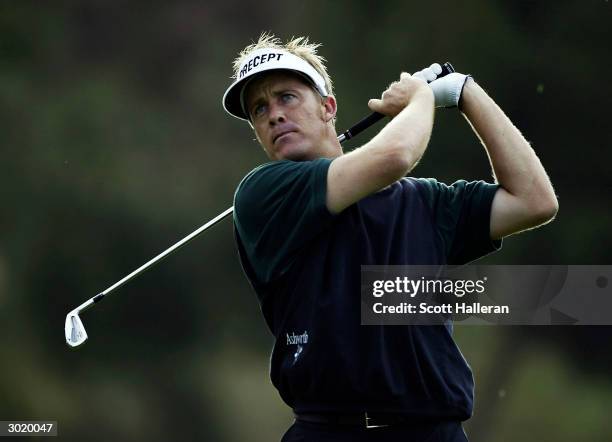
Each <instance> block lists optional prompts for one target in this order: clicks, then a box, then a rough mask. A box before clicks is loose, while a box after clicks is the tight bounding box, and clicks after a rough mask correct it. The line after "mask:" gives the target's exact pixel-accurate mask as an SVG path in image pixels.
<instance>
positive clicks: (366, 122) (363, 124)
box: [76, 62, 455, 313]
mask: <svg viewBox="0 0 612 442" xmlns="http://www.w3.org/2000/svg"><path fill="white" fill-rule="evenodd" d="M454 71H455V70H454V69H453V66H452V65H451V64H450V63H448V62H446V63H444V64H443V65H442V73H441V74H440V75H439V76H438V77H443V76H445V75H448V74H450V73H451V72H454ZM383 117H384V115H383V114H380V113H378V112H373V113H371V114H370V115H368V116H367V117H365V118H363V119H362V120H361V121H359V122H358V123H357V124H355V125H354V126H352V127H351V128H350V129H348V130H346V131H345V132H343V133H342V134H341V135H339V136H338V141H339V142H340V143H343V142H344V141H346V140H350V139H351V138H353V137H354V136H355V135H357V134H359V133H361V132H363V131H364V130H366V129H367V128H368V127H370V126H372V125H373V124H374V123H376V122H378V121H380V120H381V119H382V118H383ZM233 211H234V206H232V207H230V208H229V209H226V210H225V211H223V212H222V213H220V214H219V215H217V216H216V217H214V218H213V219H211V220H210V221H208V222H207V223H206V224H204V225H203V226H202V227H200V228H199V229H197V230H196V231H194V232H192V233H190V234H189V235H187V236H186V237H185V238H183V239H181V240H180V241H179V242H177V243H176V244H174V245H173V246H171V247H170V248H169V249H167V250H165V251H163V252H162V253H160V254H159V255H157V256H156V257H155V258H153V259H151V260H150V261H148V262H146V263H145V264H143V265H141V266H140V267H138V268H137V269H136V270H134V271H133V272H132V273H130V274H129V275H127V276H125V277H124V278H123V279H121V280H119V281H117V282H116V283H114V284H113V285H111V286H110V287H109V288H107V289H106V290H104V291H103V292H101V293H98V294H97V295H96V296H94V297H93V298H91V299H89V300H88V301H86V302H84V303H83V304H81V305H80V306H79V307H77V309H76V310H77V312H78V313H81V312H83V311H85V310H87V309H88V308H90V307H91V306H92V305H94V304H95V303H97V302H100V301H101V300H102V299H104V297H105V296H106V295H108V294H110V293H111V292H113V291H114V290H115V289H117V288H119V287H121V286H122V285H123V284H125V283H126V282H128V281H129V280H130V279H132V278H134V277H136V276H138V275H139V274H141V273H142V272H144V271H146V270H147V269H149V268H150V267H151V266H153V265H155V264H157V263H158V262H160V261H161V260H162V259H164V258H166V257H167V256H169V255H170V254H172V253H173V252H176V251H177V250H178V249H180V248H181V247H182V246H184V245H185V244H187V243H188V242H189V241H191V240H192V239H194V238H195V237H197V236H198V235H200V233H202V232H204V231H205V230H207V229H208V228H210V227H212V226H214V225H215V224H217V223H218V222H219V221H221V220H222V219H224V218H226V217H228V216H229V215H230V214H232V213H233Z"/></svg>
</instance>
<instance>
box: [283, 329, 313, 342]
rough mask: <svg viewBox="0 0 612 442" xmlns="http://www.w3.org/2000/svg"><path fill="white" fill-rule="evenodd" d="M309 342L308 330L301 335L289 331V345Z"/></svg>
mask: <svg viewBox="0 0 612 442" xmlns="http://www.w3.org/2000/svg"><path fill="white" fill-rule="evenodd" d="M294 344H308V332H307V331H304V333H302V334H301V335H296V334H295V333H293V332H292V333H291V334H289V333H287V345H294Z"/></svg>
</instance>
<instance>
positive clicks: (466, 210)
mask: <svg viewBox="0 0 612 442" xmlns="http://www.w3.org/2000/svg"><path fill="white" fill-rule="evenodd" d="M419 181H420V183H421V185H422V188H423V189H424V190H425V194H426V198H427V200H428V203H429V205H430V208H431V210H432V215H433V219H434V222H435V224H436V228H437V230H438V233H439V235H440V237H441V239H442V243H443V245H444V248H445V252H446V257H447V263H448V264H454V265H460V264H466V263H468V262H471V261H474V260H476V259H478V258H481V257H482V256H485V255H487V254H489V253H491V252H494V251H496V250H499V249H500V248H501V245H502V241H501V240H493V239H491V228H490V222H491V205H492V203H493V197H494V196H495V192H497V189H498V188H499V185H497V184H490V183H487V182H485V181H471V182H468V181H465V180H459V181H456V182H455V183H453V184H452V185H450V186H448V185H446V184H444V183H441V182H439V181H437V180H435V179H433V178H427V179H419Z"/></svg>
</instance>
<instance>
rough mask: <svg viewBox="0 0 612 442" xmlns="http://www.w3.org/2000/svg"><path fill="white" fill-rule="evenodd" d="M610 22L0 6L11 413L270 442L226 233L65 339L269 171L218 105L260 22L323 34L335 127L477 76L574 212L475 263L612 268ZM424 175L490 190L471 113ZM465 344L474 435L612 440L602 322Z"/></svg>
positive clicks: (489, 15)
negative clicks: (405, 83) (83, 339)
mask: <svg viewBox="0 0 612 442" xmlns="http://www.w3.org/2000/svg"><path fill="white" fill-rule="evenodd" d="M610 18H611V17H610V4H609V3H608V1H603V0H601V1H599V0H598V1H595V0H593V1H586V2H578V1H501V0H498V1H486V0H470V1H466V2H450V1H438V2H429V3H427V2H407V1H386V2H382V3H375V2H367V1H363V0H362V1H347V0H341V1H336V2H323V1H310V2H306V1H286V2H282V3H281V2H271V1H257V2H254V1H242V2H238V1H235V0H228V1H224V2H195V1H191V2H185V1H176V2H161V1H148V2H106V1H80V2H70V1H67V2H32V1H19V2H17V1H15V2H13V1H2V2H0V146H1V148H2V160H1V161H0V164H1V165H0V171H1V175H0V179H1V188H2V191H1V194H2V202H3V207H4V210H3V213H2V216H1V217H0V223H1V226H2V229H1V230H0V232H1V233H0V235H1V236H0V238H1V241H0V321H1V324H2V333H1V334H0V346H1V355H2V363H1V365H0V420H11V419H15V420H27V419H54V420H58V421H59V433H60V438H59V439H60V440H67V441H84V440H87V441H109V440H115V441H128V440H129V441H134V440H148V441H157V440H160V441H161V440H189V441H191V440H202V441H204V440H207V441H219V442H224V441H247V440H248V441H254V442H257V441H273V440H278V439H280V436H281V435H282V433H283V431H284V430H285V428H287V427H288V426H289V425H290V423H291V412H290V410H289V409H288V408H287V407H286V406H285V405H284V404H283V403H282V401H281V400H280V398H279V397H278V395H277V393H276V391H275V390H274V389H273V387H272V386H271V384H270V382H269V380H268V354H269V351H270V349H271V346H272V339H271V335H270V334H269V332H268V331H267V329H266V327H265V325H264V322H263V320H262V318H261V317H260V312H259V307H258V304H257V301H256V298H255V295H254V294H253V293H252V292H251V289H250V287H249V285H248V283H247V281H246V279H245V278H244V277H243V275H242V271H241V268H240V265H239V263H238V260H237V256H236V251H235V248H234V243H233V236H232V229H231V222H230V221H229V220H226V221H224V222H222V223H221V224H220V225H218V226H216V227H215V228H214V229H213V230H212V231H210V232H207V233H205V234H204V235H203V236H202V237H201V238H198V239H197V240H196V241H195V242H194V243H192V244H190V245H189V246H187V247H186V248H185V249H183V250H181V251H180V252H178V253H177V254H176V255H174V256H172V257H171V258H169V259H168V260H167V261H165V262H164V263H162V264H160V265H159V266H158V267H156V268H155V269H154V270H152V271H150V272H148V273H146V274H145V275H143V276H141V277H139V278H138V279H137V280H134V281H132V282H130V283H129V284H128V285H126V286H124V287H122V288H121V289H120V290H119V291H118V292H116V293H114V294H113V295H112V296H111V297H109V298H108V299H107V300H105V302H103V303H101V304H99V305H98V306H96V308H95V309H94V310H91V311H89V312H87V313H84V314H83V316H82V318H83V322H84V324H85V326H86V328H87V331H88V332H89V335H90V340H89V342H88V343H87V344H86V345H84V346H83V347H82V348H80V349H79V350H78V351H70V350H69V349H68V347H67V346H66V344H65V342H64V332H63V326H64V319H65V315H66V314H67V313H68V311H69V310H71V309H73V308H75V307H76V306H77V305H79V304H81V303H82V302H84V301H85V300H87V299H88V298H90V297H92V296H93V295H95V294H96V293H98V292H100V291H102V290H103V289H105V288H106V287H108V286H110V285H111V284H112V283H114V282H115V281H117V280H118V279H120V278H122V277H123V276H125V275H126V274H127V273H129V272H130V271H132V270H133V269H135V268H136V267H138V266H140V265H141V264H143V263H144V262H146V261H147V260H149V259H150V258H151V257H153V256H155V255H156V254H158V253H159V252H161V251H162V250H164V249H165V248H167V247H168V246H170V245H171V244H173V243H174V242H175V241H177V240H178V239H180V238H182V237H183V236H185V235H186V234H188V233H190V232H191V231H193V230H195V229H196V228H197V227H199V226H200V225H201V224H203V223H204V222H205V221H207V220H208V219H210V218H212V217H213V216H215V215H216V214H218V213H219V212H221V211H223V210H224V209H226V208H227V207H229V206H230V205H231V201H232V196H233V191H234V189H235V186H236V185H237V184H238V182H239V181H240V179H241V178H242V177H243V175H244V174H246V173H247V172H248V171H249V170H250V169H251V168H253V167H254V166H256V165H258V164H260V163H262V162H264V161H265V157H264V155H263V153H262V151H261V149H260V148H259V147H258V145H257V144H256V143H255V141H253V135H252V133H251V131H250V129H249V127H248V126H247V125H246V124H243V123H241V122H239V121H238V120H235V119H233V118H231V117H229V116H227V115H226V114H225V113H224V111H223V110H222V108H221V105H220V100H221V96H222V94H223V92H224V90H225V87H226V86H227V85H228V84H229V82H230V78H229V77H230V75H231V61H232V59H233V58H234V56H235V54H236V52H237V51H239V50H240V49H241V48H242V47H243V46H245V45H246V44H248V43H250V42H251V41H252V40H253V39H256V38H257V36H258V35H259V33H260V32H261V31H264V30H270V31H273V32H274V33H276V34H277V35H279V36H281V37H283V38H288V37H291V36H293V35H296V36H297V35H308V36H310V37H311V39H312V40H314V41H318V42H322V43H323V44H324V46H323V47H322V48H321V50H320V53H321V54H322V55H323V56H325V57H326V58H327V59H328V68H329V71H330V73H331V75H332V76H333V79H334V81H335V89H336V95H337V98H338V100H339V118H338V129H339V130H344V129H345V128H347V127H348V126H350V125H351V124H352V123H354V122H356V121H357V120H358V119H360V118H361V117H362V116H364V115H365V114H367V113H368V109H367V107H366V103H367V100H368V99H369V98H371V97H377V96H378V95H379V94H380V92H381V91H382V90H383V89H384V88H385V86H386V85H387V84H388V83H390V82H391V81H393V80H395V79H396V78H397V77H398V75H399V73H400V71H402V70H406V71H409V72H410V71H415V70H418V69H421V68H422V67H424V66H427V65H429V64H430V63H431V62H433V61H445V60H450V61H451V62H452V63H453V64H454V65H455V68H456V69H457V70H459V71H463V72H469V73H472V74H473V75H474V76H475V78H476V79H477V81H479V82H480V84H482V85H483V86H484V87H485V89H487V90H488V91H489V93H490V94H491V95H492V96H493V97H494V98H495V99H496V101H497V102H498V103H499V104H500V106H501V107H502V108H503V109H504V110H505V111H506V113H507V114H508V115H509V116H510V118H511V119H512V120H513V121H514V122H515V124H516V125H517V126H518V127H519V129H521V130H522V131H523V133H524V134H525V136H526V138H527V139H529V140H530V141H531V142H532V144H533V146H534V148H535V150H536V152H537V153H538V155H539V156H540V158H541V160H542V162H543V164H544V166H545V167H546V169H547V171H548V172H549V174H550V176H551V179H552V182H553V184H554V185H555V188H556V191H557V193H558V195H559V201H560V211H559V214H558V219H557V220H556V221H555V222H553V223H552V224H550V225H548V226H546V227H544V228H542V229H540V230H536V231H532V232H527V233H524V234H522V235H520V236H517V237H512V238H509V239H507V240H506V241H505V244H504V248H503V249H502V251H501V252H499V253H497V254H496V255H494V256H491V257H488V258H486V259H485V260H483V261H481V262H482V263H488V264H495V263H503V264H609V263H610V261H611V256H612V252H611V251H610V250H611V248H612V234H611V233H610V224H611V221H612V212H611V210H610V190H611V187H612V185H611V184H610V180H609V178H610V175H611V171H612V161H611V160H612V154H611V151H610V150H609V149H610V148H611V147H612V146H611V143H610V141H611V140H610V131H609V119H610V112H609V109H610V103H611V98H612V97H611V88H610V80H609V75H610V61H609V58H608V55H609V43H610V41H612V32H611V28H610V23H611V22H610ZM378 129H380V126H378V127H377V128H376V129H371V130H370V131H368V132H367V133H364V134H363V135H361V136H359V137H358V138H357V139H356V140H353V141H354V142H353V143H352V147H354V146H357V145H359V144H360V143H363V142H364V141H366V140H367V139H368V137H371V136H372V135H373V134H374V133H375V131H376V130H378ZM349 148H350V147H349ZM414 174H415V175H416V176H433V177H437V178H438V179H440V180H442V181H445V182H452V181H454V180H456V179H459V178H466V179H481V178H482V179H490V171H489V168H488V163H487V161H486V156H485V154H484V151H483V149H482V148H481V147H480V145H479V142H478V140H477V139H476V138H475V137H474V136H473V134H472V133H471V130H470V128H469V126H468V124H467V123H466V122H465V120H464V119H463V118H462V117H461V116H460V114H459V113H458V112H457V111H455V110H440V111H438V113H437V116H436V125H435V129H434V134H433V137H432V140H431V143H430V146H429V149H428V151H427V153H426V155H425V157H424V159H423V160H422V162H421V164H420V165H419V166H418V167H417V169H416V170H415V171H414ZM94 312H95V313H94ZM456 337H457V341H458V342H459V345H460V347H461V348H462V350H463V352H464V354H465V356H466V358H467V359H468V361H469V362H470V363H471V365H472V367H473V370H474V375H475V379H476V384H477V390H476V407H475V416H474V417H473V419H471V420H470V421H469V422H468V423H467V425H466V428H467V431H468V435H469V436H470V438H471V440H472V441H475V442H478V441H510V440H524V441H536V440H537V441H548V440H555V441H608V440H611V439H612V420H610V411H609V403H610V400H611V399H612V380H611V377H610V372H611V368H612V355H611V353H610V347H611V344H612V339H611V338H612V331H611V329H610V328H609V327H586V326H584V327H474V326H473V327H467V326H458V327H456ZM21 440H24V439H21Z"/></svg>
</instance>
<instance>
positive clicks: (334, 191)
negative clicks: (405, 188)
mask: <svg viewBox="0 0 612 442" xmlns="http://www.w3.org/2000/svg"><path fill="white" fill-rule="evenodd" d="M368 106H369V107H370V109H372V110H373V111H376V112H380V113H382V114H384V115H387V116H390V117H392V118H393V120H391V122H389V123H388V124H387V125H386V126H385V127H384V128H383V129H382V130H381V131H380V132H379V133H378V135H376V136H375V137H374V138H372V140H370V141H369V142H368V143H367V144H365V145H364V146H362V147H360V148H358V149H355V150H354V151H352V152H350V153H348V154H345V155H342V156H340V157H338V158H336V159H335V160H334V161H333V162H332V163H331V165H330V166H329V171H328V174H327V200H326V205H327V208H328V209H329V211H330V212H331V213H340V212H341V211H342V210H344V209H345V208H347V207H348V206H350V205H351V204H354V203H356V202H357V201H359V200H360V199H362V198H365V197H366V196H368V195H370V194H372V193H375V192H377V191H379V190H380V189H383V188H384V187H386V186H388V185H389V184H392V183H393V182H395V181H397V180H398V179H400V178H401V177H403V176H404V175H406V174H407V173H408V172H409V171H410V170H411V169H412V168H413V167H414V166H415V165H416V163H417V162H418V160H419V159H420V158H421V156H422V155H423V153H424V152H425V148H426V147H427V143H428V142H429V137H430V136H431V129H432V126H433V114H434V98H433V93H432V91H431V89H430V88H429V87H428V86H427V83H426V82H425V81H423V80H420V79H417V78H413V77H411V76H410V75H409V74H406V73H402V75H401V78H400V81H399V82H395V83H393V84H392V85H391V86H389V88H388V89H387V90H386V91H385V92H384V93H383V95H382V99H381V100H370V102H369V103H368Z"/></svg>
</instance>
